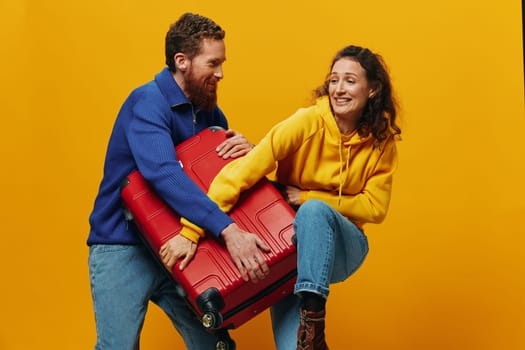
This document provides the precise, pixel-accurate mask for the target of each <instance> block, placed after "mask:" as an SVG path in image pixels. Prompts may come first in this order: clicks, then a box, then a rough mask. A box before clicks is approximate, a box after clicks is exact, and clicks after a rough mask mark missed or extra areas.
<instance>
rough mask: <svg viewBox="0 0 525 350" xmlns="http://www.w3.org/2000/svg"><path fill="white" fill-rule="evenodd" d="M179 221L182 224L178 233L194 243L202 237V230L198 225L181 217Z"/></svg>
mask: <svg viewBox="0 0 525 350" xmlns="http://www.w3.org/2000/svg"><path fill="white" fill-rule="evenodd" d="M180 223H181V224H182V230H181V231H180V235H182V236H183V237H185V238H187V239H189V240H190V241H192V242H194V243H198V242H199V238H201V237H204V230H203V229H202V228H200V227H199V226H197V225H195V224H193V223H192V222H191V221H189V220H187V219H185V218H181V219H180Z"/></svg>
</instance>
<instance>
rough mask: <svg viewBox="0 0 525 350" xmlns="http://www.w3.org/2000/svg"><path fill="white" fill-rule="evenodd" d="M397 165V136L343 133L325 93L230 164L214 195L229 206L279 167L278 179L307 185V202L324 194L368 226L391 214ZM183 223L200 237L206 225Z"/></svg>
mask: <svg viewBox="0 0 525 350" xmlns="http://www.w3.org/2000/svg"><path fill="white" fill-rule="evenodd" d="M396 166H397V151H396V145H395V141H394V138H393V137H392V136H391V137H389V138H388V139H387V140H386V141H384V142H383V143H382V144H381V146H380V147H374V138H373V137H372V135H369V136H368V137H365V138H361V137H360V136H359V135H358V134H357V133H356V132H354V133H352V134H351V135H342V134H341V133H340V131H339V128H338V127H337V124H336V122H335V119H334V116H333V115H332V112H331V109H330V103H329V99H328V97H327V96H324V97H320V98H319V99H317V101H316V103H315V104H314V105H313V106H310V107H307V108H301V109H299V110H298V111H297V112H296V113H295V114H293V115H292V116H291V117H289V118H287V119H285V120H284V121H282V122H280V123H279V124H277V125H275V126H274V127H273V128H272V129H271V130H270V132H268V134H266V136H265V137H264V138H263V139H262V140H261V142H260V143H259V144H258V145H257V146H256V147H255V148H254V149H253V150H252V151H250V152H249V153H248V154H247V155H246V156H244V157H242V158H239V159H236V160H235V161H233V162H231V163H229V164H228V165H226V166H225V167H224V168H223V169H222V170H221V172H220V173H219V174H218V175H217V176H216V177H215V179H214V180H213V182H212V184H211V186H210V189H209V191H208V196H209V197H210V198H211V199H212V200H213V201H215V202H216V203H217V204H218V205H219V207H220V208H221V209H222V210H223V211H225V212H228V211H230V210H231V209H232V207H233V206H234V205H235V203H236V202H237V200H238V198H239V194H240V193H241V192H242V191H244V190H246V189H248V188H250V187H251V186H253V185H254V184H255V183H256V182H257V181H259V180H260V179H261V178H262V177H264V176H266V175H269V174H270V173H272V172H273V171H274V170H275V171H276V172H275V180H276V181H277V182H279V183H280V184H282V185H285V186H288V185H290V186H295V187H298V188H299V189H301V197H300V198H301V203H303V202H304V201H306V200H308V199H319V200H322V201H324V202H325V203H327V204H329V205H330V206H332V207H333V208H334V209H335V210H337V211H338V212H340V213H341V214H343V215H344V216H345V217H347V218H348V219H349V220H351V221H352V222H353V223H354V224H356V225H357V226H359V227H360V228H362V227H363V224H364V223H380V222H381V221H383V219H384V218H385V216H386V213H387V209H388V205H389V202H390V193H391V188H392V174H393V172H394V170H395V168H396ZM182 223H183V224H184V225H185V226H186V227H185V228H184V229H183V231H182V232H181V234H182V235H183V236H185V237H187V238H189V239H191V240H193V241H194V242H197V241H198V238H199V236H202V235H203V231H202V229H200V228H198V227H197V226H195V225H193V224H191V223H190V222H189V221H187V220H185V219H183V220H182ZM190 227H191V228H192V229H193V230H192V229H190Z"/></svg>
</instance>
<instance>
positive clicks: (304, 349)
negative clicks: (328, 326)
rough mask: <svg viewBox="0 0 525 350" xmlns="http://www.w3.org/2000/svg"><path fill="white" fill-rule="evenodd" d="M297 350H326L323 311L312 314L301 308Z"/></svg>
mask: <svg viewBox="0 0 525 350" xmlns="http://www.w3.org/2000/svg"><path fill="white" fill-rule="evenodd" d="M300 312H301V317H300V323H299V330H298V331H297V350H328V345H326V340H325V337H324V317H325V309H323V310H321V311H318V312H314V311H308V310H304V309H302V308H301V310H300Z"/></svg>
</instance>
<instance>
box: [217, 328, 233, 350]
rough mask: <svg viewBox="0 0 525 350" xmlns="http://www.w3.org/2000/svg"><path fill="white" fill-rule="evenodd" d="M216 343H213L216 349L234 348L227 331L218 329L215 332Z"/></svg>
mask: <svg viewBox="0 0 525 350" xmlns="http://www.w3.org/2000/svg"><path fill="white" fill-rule="evenodd" d="M217 338H218V340H217V343H216V344H215V349H216V350H235V348H236V345H235V342H234V341H233V339H232V338H230V335H229V334H228V331H226V330H224V331H220V332H219V333H218V334H217Z"/></svg>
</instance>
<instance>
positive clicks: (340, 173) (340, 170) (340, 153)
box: [337, 140, 350, 206]
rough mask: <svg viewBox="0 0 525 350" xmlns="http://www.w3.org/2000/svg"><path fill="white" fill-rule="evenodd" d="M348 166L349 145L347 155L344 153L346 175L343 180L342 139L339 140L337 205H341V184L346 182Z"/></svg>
mask: <svg viewBox="0 0 525 350" xmlns="http://www.w3.org/2000/svg"><path fill="white" fill-rule="evenodd" d="M349 166H350V146H348V148H347V155H346V176H345V179H344V180H343V140H341V142H339V198H338V201H337V205H338V206H340V205H341V196H342V194H343V184H344V183H345V182H346V180H347V178H348V167H349Z"/></svg>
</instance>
